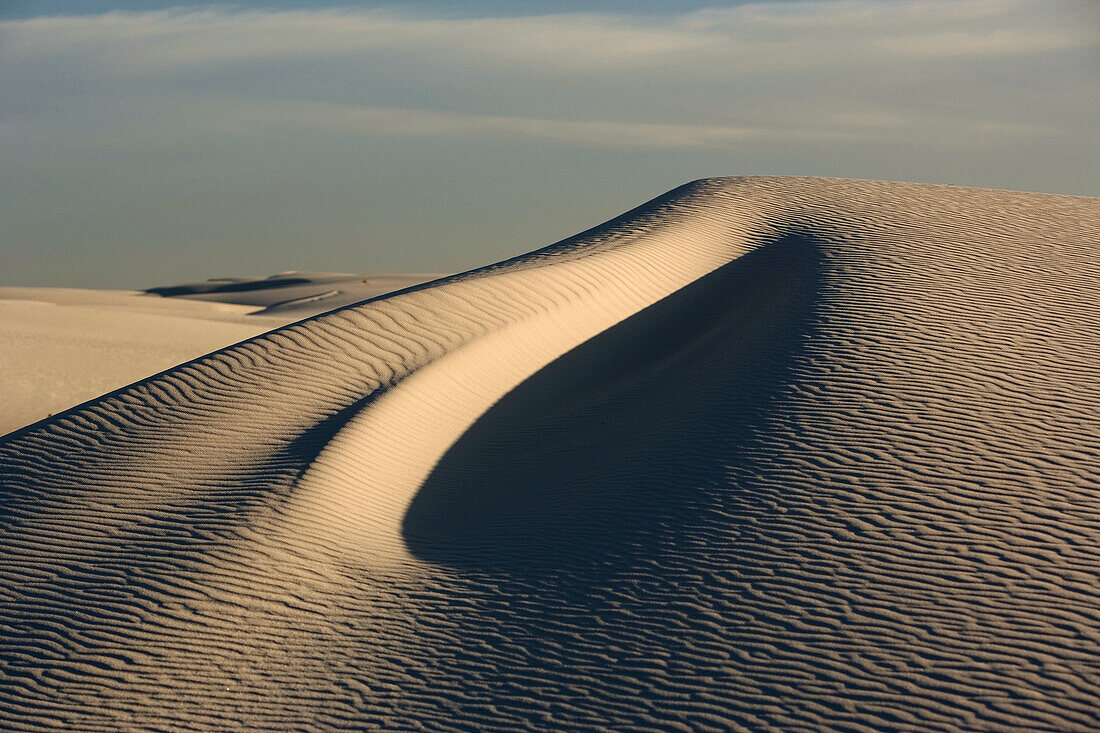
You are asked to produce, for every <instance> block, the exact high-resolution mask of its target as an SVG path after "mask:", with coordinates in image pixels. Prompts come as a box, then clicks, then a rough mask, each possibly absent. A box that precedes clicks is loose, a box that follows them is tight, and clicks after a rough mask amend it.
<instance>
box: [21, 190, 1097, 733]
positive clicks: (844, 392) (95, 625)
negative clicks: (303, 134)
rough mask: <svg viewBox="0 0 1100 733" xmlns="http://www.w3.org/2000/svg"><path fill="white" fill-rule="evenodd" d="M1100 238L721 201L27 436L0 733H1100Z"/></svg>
mask: <svg viewBox="0 0 1100 733" xmlns="http://www.w3.org/2000/svg"><path fill="white" fill-rule="evenodd" d="M1098 242H1100V200H1097V199H1088V198H1080V197H1068V196H1053V195H1042V194H1027V193H1014V192H1005V191H989V190H976V189H965V188H956V187H949V186H928V185H914V184H901V183H881V182H869V181H844V180H826V179H806V178H731V179H714V180H705V181H699V182H696V183H692V184H688V185H686V186H684V187H682V188H679V189H677V190H675V191H672V192H670V193H669V194H666V195H665V196H662V197H660V198H658V199H656V200H654V201H652V202H650V203H648V204H646V205H644V206H642V207H640V208H638V209H636V210H634V211H631V212H629V213H627V214H624V215H623V216H621V217H619V218H618V219H615V220H613V221H611V222H608V223H607V224H605V225H603V226H600V227H597V228H596V229H593V230H590V231H588V232H585V233H583V234H580V235H578V236H576V237H574V238H571V239H568V240H565V241H563V242H560V243H558V244H555V245H552V246H550V247H547V248H545V249H542V250H539V251H536V252H533V253H531V254H528V255H524V256H522V257H518V258H516V259H513V260H509V261H506V262H502V263H499V264H497V265H493V266H491V267H487V268H484V269H481V270H477V271H473V272H470V273H465V274H462V275H458V276H454V277H450V278H446V279H443V280H438V281H435V282H432V283H429V284H425V285H421V286H417V287H414V288H410V289H408V290H405V291H401V292H398V293H396V294H392V295H389V296H385V297H383V298H380V299H375V300H371V301H367V302H364V303H361V304H357V305H352V306H349V307H346V308H343V309H340V310H337V311H333V312H331V313H328V314H325V315H321V316H317V317H314V318H310V319H307V320H304V321H301V322H299V323H296V324H294V325H291V326H287V327H285V328H281V329H278V330H275V331H272V332H270V333H268V334H265V335H262V336H259V337H256V338H253V339H250V340H248V341H245V342H242V343H240V344H238V345H236V346H232V347H229V348H227V349H224V350H222V351H219V352H216V353H214V354H211V355H209V356H206V357H203V358H200V359H196V360H194V361H192V362H189V363H187V364H184V365H182V366H180V367H177V368H175V369H172V370H170V371H168V372H164V373H162V374H159V375H157V376H155V377H152V378H150V379H147V380H145V381H142V382H139V383H136V384H134V385H132V386H130V387H127V388H125V389H122V390H120V391H117V392H114V393H112V394H109V395H106V396H104V397H101V398H99V399H97V400H93V401H92V402H89V403H86V404H84V405H82V406H80V407H77V408H74V409H73V410H70V411H68V412H66V413H63V414H62V415H59V416H56V417H54V418H51V419H50V420H48V421H44V422H41V423H37V424H35V425H32V426H30V427H28V428H25V429H23V430H21V431H18V432H16V433H13V434H12V435H10V436H8V437H7V438H5V439H4V440H3V442H2V443H0V486H2V495H0V496H2V511H0V537H2V539H0V543H2V548H3V549H2V557H3V564H2V574H0V588H2V596H0V599H2V600H0V624H2V630H3V631H2V635H0V636H2V644H3V646H2V651H0V661H2V665H3V666H2V671H0V718H2V723H3V727H5V728H9V729H41V730H45V729H54V728H69V729H79V730H118V729H199V730H205V729H216V728H227V727H233V726H242V727H245V728H249V729H266V730H273V729H283V728H294V729H322V730H323V729H333V728H369V727H374V728H382V729H389V730H408V729H422V728H423V729H447V730H450V729H469V730H475V729H482V730H485V729H491V730H492V729H515V728H533V729H549V730H554V729H559V730H560V729H567V728H580V729H597V728H611V729H632V730H640V729H646V730H729V729H753V730H756V729H767V728H771V729H776V730H793V729H839V730H861V729H862V730H883V729H904V730H915V729H929V730H931V729H935V730H974V729H984V730H1015V729H1043V730H1051V729H1057V730H1092V729H1096V728H1097V727H1098V726H1100V491H1098V487H1100V389H1098V387H1097V380H1096V367H1097V365H1098V364H1100V327H1098V325H1097V324H1098V323H1100V298H1098V295H1100V293H1098V290H1100V256H1098V255H1100V244H1098Z"/></svg>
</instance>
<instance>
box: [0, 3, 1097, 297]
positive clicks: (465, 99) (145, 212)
mask: <svg viewBox="0 0 1100 733" xmlns="http://www.w3.org/2000/svg"><path fill="white" fill-rule="evenodd" d="M1098 23H1100V15H1098V14H1097V11H1096V4H1095V2H1088V1H1082V2H1075V1H1074V0H1044V1H1043V2H1037V1H1035V0H806V1H804V2H766V1H761V2H756V3H737V4H734V5H732V6H725V7H717V8H712V9H707V10H701V11H698V12H691V13H686V14H681V15H673V14H664V15H659V16H657V15H645V14H631V13H617V14H610V13H603V14H593V13H573V14H563V15H543V16H530V17H464V18H454V17H444V16H440V15H431V14H430V13H426V12H420V13H413V12H411V11H408V10H398V9H392V10H388V11H378V10H371V11H367V10H362V9H360V8H357V7H354V6H350V7H343V8H330V9H322V8H313V9H304V10H294V11H274V10H265V11H258V10H242V9H240V8H237V7H232V6H205V7H201V8H177V9H174V10H164V11H154V12H112V13H106V14H99V15H81V16H50V17H36V18H27V19H21V20H9V21H3V22H0V200H3V201H4V205H5V215H4V216H3V217H0V241H3V242H4V243H5V245H7V244H8V243H17V245H13V246H12V247H8V246H5V247H2V248H0V255H3V256H5V257H10V252H11V251H13V250H14V249H15V248H16V246H18V247H22V248H23V249H22V250H19V251H23V252H24V255H23V256H24V261H25V262H29V263H36V262H40V261H42V260H43V258H42V256H41V254H40V253H41V252H43V251H46V249H45V248H47V247H48V246H55V247H56V248H58V250H59V251H70V252H71V250H72V247H73V246H75V245H73V244H71V243H74V242H76V243H79V246H80V247H87V248H88V249H89V251H91V249H93V248H97V247H98V248H100V249H101V250H103V251H112V252H116V256H118V257H126V256H127V252H129V251H131V250H128V249H126V248H127V247H133V246H136V245H134V244H133V243H136V242H149V241H153V240H155V241H159V242H176V243H177V244H178V248H176V249H173V250H172V251H173V252H175V251H178V252H179V255H178V260H179V262H180V263H182V264H181V265H180V266H181V267H196V268H197V265H190V264H187V263H188V262H191V261H192V260H195V258H196V255H193V254H191V253H192V252H193V251H194V252H197V251H199V250H196V249H194V248H195V247H199V248H200V249H201V248H202V247H206V248H207V249H205V250H203V251H204V252H206V253H207V254H210V253H216V254H217V256H218V257H223V256H226V253H225V252H224V251H223V250H222V249H221V247H222V243H224V242H226V241H229V240H232V241H254V242H264V246H265V247H277V246H283V247H284V249H285V251H286V252H288V253H297V252H299V251H300V242H301V241H302V240H303V239H304V238H310V239H311V240H317V241H322V240H323V241H326V242H329V243H332V242H335V241H343V242H345V243H346V247H348V248H358V247H360V245H361V243H362V239H363V237H362V232H363V230H364V227H367V226H368V225H369V228H370V230H371V231H372V232H374V233H376V234H377V235H378V236H384V237H385V238H386V239H387V241H390V242H393V241H400V242H405V243H409V242H412V241H413V240H414V239H416V237H419V239H418V240H416V241H419V242H420V243H421V244H423V246H424V247H426V248H429V249H430V245H428V244H424V243H429V242H442V243H447V246H448V247H450V246H451V243H454V247H455V250H456V251H457V250H458V249H461V248H462V247H463V246H466V247H468V248H470V251H475V250H476V251H482V250H479V249H478V248H484V247H488V246H489V245H488V244H485V243H486V242H490V241H491V242H496V243H498V244H497V245H494V246H499V249H496V250H493V251H483V252H482V255H476V256H475V255H471V259H469V260H465V261H463V262H461V263H460V262H459V261H457V260H454V261H452V263H453V266H455V267H458V266H459V265H460V264H461V265H463V266H468V265H473V264H476V263H477V262H479V261H491V260H493V259H499V257H501V256H505V255H507V254H508V253H514V252H515V251H516V250H515V249H514V247H513V245H514V244H515V242H514V240H515V239H516V238H517V237H518V238H520V239H522V240H523V242H525V243H527V244H529V245H531V246H534V245H537V244H540V243H543V242H544V241H546V240H545V239H544V235H545V236H546V237H550V236H559V235H563V234H567V233H569V231H568V229H569V228H570V227H571V226H572V225H561V224H560V223H555V222H557V216H556V215H555V216H551V215H550V214H548V213H547V211H546V210H545V207H542V206H540V205H539V204H537V203H524V202H528V201H530V202H537V201H539V200H540V199H545V198H547V197H551V198H553V197H557V199H559V200H560V199H561V198H562V197H564V196H567V195H570V194H568V193H567V192H569V191H573V190H575V191H577V193H576V194H575V198H574V201H575V203H576V206H580V207H588V208H587V209H586V211H588V212H590V213H591V215H592V216H597V214H596V213H595V212H596V211H599V212H600V215H603V214H608V213H613V212H614V211H615V210H616V209H619V208H620V207H621V206H623V205H628V204H630V203H633V202H636V201H635V200H636V199H638V198H641V197H643V196H645V195H651V194H655V193H657V192H659V191H661V190H663V189H666V188H669V187H671V186H673V185H675V184H677V183H680V182H682V181H684V180H688V179H690V178H695V177H699V176H702V175H718V174H741V173H761V172H762V173H798V174H807V175H833V176H854V177H870V178H894V179H904V180H925V181H940V182H952V183H963V184H970V185H986V186H993V187H1013V188H1028V189H1032V190H1052V191H1072V192H1094V191H1095V190H1096V176H1095V168H1096V165H1095V160H1096V158H1097V156H1098V155H1100V142H1098V141H1100V130H1098V129H1097V121H1096V110H1095V105H1096V101H1095V100H1096V99H1098V98H1100V75H1097V73H1096V69H1097V68H1098V66H1100V31H1098V28H1100V26H1098ZM401 181H404V182H405V183H404V184H403V185H404V188H402V184H401V183H400V182H401ZM430 187H434V190H435V191H436V194H435V198H434V199H432V200H430V201H427V200H424V198H423V197H424V196H425V195H426V194H425V192H424V191H425V188H430ZM501 200H509V201H511V202H512V204H513V205H514V207H515V208H514V210H513V213H512V214H509V215H508V216H505V217H503V219H507V218H508V217H509V216H511V217H512V221H513V229H511V230H509V231H507V232H505V231H503V230H501V229H500V228H499V227H502V226H504V224H500V223H494V222H497V219H500V218H501V217H499V216H498V213H499V212H498V210H497V209H493V208H491V207H490V203H489V202H497V201H501ZM524 206H526V207H527V208H526V209H524V208H523V207H524ZM429 210H430V211H431V212H434V213H432V214H431V215H428V214H427V213H426V212H427V211H429ZM587 216H588V214H585V217H587ZM540 217H541V219H540ZM551 219H553V220H554V221H551ZM490 220H492V221H490ZM521 220H522V225H521V224H519V223H515V222H520V221H521ZM535 220H541V221H542V222H543V228H542V229H537V228H533V226H534V225H532V224H531V222H532V221H535ZM576 220H577V219H576V218H575V217H574V218H570V221H576ZM581 220H582V221H583V220H585V219H583V218H582V219H581ZM462 222H466V224H462ZM592 223H594V222H592ZM562 226H565V229H562V228H561V227H562ZM463 227H465V229H463ZM493 227H497V228H496V229H494V228H493ZM410 232H419V233H420V234H418V235H416V237H414V236H413V235H412V234H410ZM508 242H512V244H511V245H510V244H507V243H508ZM127 243H130V244H127ZM196 243H198V244H196ZM280 243H282V244H281V245H280ZM410 246H411V245H410ZM431 246H436V249H434V250H432V251H433V252H434V253H435V254H436V255H438V254H439V252H440V249H439V248H440V247H442V246H443V245H431ZM379 251H381V250H379ZM386 251H388V250H386ZM448 251H450V250H448ZM162 256H168V255H166V254H165V252H164V251H161V252H159V253H158V257H162ZM199 256H200V257H201V256H202V255H199ZM242 256H243V255H242ZM287 256H288V258H291V259H288V260H287V261H285V262H283V263H282V264H281V265H280V267H284V268H292V267H318V266H321V265H318V264H317V263H315V262H312V261H309V262H301V261H298V260H293V259H292V254H288V255H287ZM293 256H297V255H293ZM98 261H100V260H98V259H96V258H92V257H91V255H89V259H88V260H87V263H86V264H88V266H89V267H92V266H94V264H95V262H98ZM158 261H159V260H158ZM36 266H37V265H36ZM330 266H331V267H334V268H335V269H346V268H347V267H349V265H348V264H347V263H346V262H339V263H338V262H336V261H334V262H333V263H332V264H331V265H330ZM394 266H399V267H410V268H412V269H421V270H423V269H432V268H434V267H440V266H442V265H441V264H439V262H438V261H437V260H436V259H435V257H434V256H433V257H428V256H425V257H424V258H423V259H421V260H419V261H412V260H409V261H408V262H406V263H405V264H401V265H394ZM42 267H45V265H42ZM192 274H193V276H195V277H201V276H205V275H207V274H209V273H204V272H202V271H200V270H199V269H195V270H194V271H193V272H192ZM75 280H76V278H74V281H75Z"/></svg>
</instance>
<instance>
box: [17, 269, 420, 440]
mask: <svg viewBox="0 0 1100 733" xmlns="http://www.w3.org/2000/svg"><path fill="white" fill-rule="evenodd" d="M284 275H285V277H282V276H272V278H256V279H244V278H237V279H235V280H234V281H233V284H235V285H236V286H237V287H240V285H241V284H242V283H248V284H250V285H252V286H253V287H251V288H250V289H248V290H243V289H242V290H237V291H232V290H230V291H224V290H222V291H219V290H217V288H219V287H220V288H222V289H224V288H225V287H226V285H229V284H230V283H229V281H218V282H208V283H191V284H185V285H177V286H171V287H169V288H165V290H170V291H173V294H172V295H171V296H170V297H161V296H159V295H155V294H152V295H151V294H146V293H142V292H135V291H123V290H79V289H68V288H18V287H0V375H3V378H2V379H0V435H2V434H4V433H7V432H10V431H12V430H15V429H16V428H20V427H23V426H24V425H29V424H30V423H33V422H36V421H38V420H41V419H43V418H45V417H47V416H49V415H53V414H56V413H58V412H61V411H62V410H66V409H68V408H70V407H73V406H75V405H78V404H80V403H81V402H84V401H85V400H90V399H92V398H93V397H98V396H100V395H102V394H105V393H107V392H110V391H112V390H115V389H118V388H119V387H125V386H126V385H128V384H130V383H131V382H136V381H137V380H139V379H143V378H145V377H148V376H151V375H153V374H156V373H157V372H160V371H163V370H165V369H168V368H169V367H173V366H176V365H177V364H180V363H182V362H184V361H188V360H190V359H194V358H196V357H198V356H202V355H203V354H207V353H209V352H211V351H214V350H216V349H220V348H223V347H226V346H229V345H231V344H235V343H237V342H238V341H243V340H244V339H246V338H249V337H251V336H256V335H258V334H261V333H264V332H265V331H269V330H271V329H273V328H276V327H278V326H283V325H286V324H287V323H291V322H293V321H296V320H298V319H300V318H304V317H307V316H311V315H315V314H317V313H323V312H325V311H328V310H331V309H333V308H337V307H340V306H343V305H348V304H349V303H357V302H359V301H362V300H366V299H368V298H373V297H377V296H379V295H382V294H384V293H388V292H391V291H393V290H399V289H402V288H406V287H409V286H411V285H416V284H418V283H421V282H424V281H427V280H432V279H435V278H436V277H438V276H437V275H379V276H373V275H372V276H365V275H348V274H340V273H285V274H284ZM291 278H293V280H294V281H295V282H296V284H294V285H292V286H285V285H282V283H283V282H286V281H287V280H289V279H291ZM273 284H274V286H273ZM204 288H205V289H211V288H214V289H215V290H214V291H213V292H205V293H202V292H189V291H196V290H202V289H204Z"/></svg>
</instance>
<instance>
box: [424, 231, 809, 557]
mask: <svg viewBox="0 0 1100 733" xmlns="http://www.w3.org/2000/svg"><path fill="white" fill-rule="evenodd" d="M820 264H821V263H820V252H819V248H818V247H817V245H816V244H815V243H814V241H812V239H811V238H809V237H808V236H804V235H801V234H796V233H795V234H788V235H786V236H784V237H782V238H779V239H777V240H775V241H773V242H771V243H768V244H766V245H764V246H761V247H759V248H757V249H755V250H753V251H752V252H750V253H749V254H747V255H745V256H743V257H740V258H738V259H737V260H734V261H733V262H731V263H730V264H728V265H725V266H723V267H721V268H720V269H718V270H716V271H715V272H713V273H711V274H709V275H707V276H705V277H703V278H701V279H699V280H697V281H695V282H694V283H692V284H691V285H689V286H687V287H685V288H683V289H681V290H679V291H677V292H676V293H674V294H673V295H671V296H669V297H667V298H665V299H663V300H661V301H659V302H657V303H655V304H654V305H652V306H650V307H648V308H646V309H645V310H643V311H641V312H639V313H637V314H636V315H634V316H633V317H631V318H629V319H627V320H625V321H623V322H622V323H620V324H618V325H616V326H615V327H613V328H611V329H609V330H608V331H605V332H604V333H601V334H600V335H598V336H596V337H594V338H592V339H591V340H589V341H588V342H586V343H584V344H582V345H581V346H579V347H577V348H576V349H574V350H572V351H570V352H569V353H567V354H565V355H564V356H562V357H560V358H559V359H557V360H556V361H555V362H553V363H551V364H549V365H548V366H546V367H545V368H543V369H542V370H540V371H539V372H538V373H536V374H534V375H533V376H531V377H530V378H529V379H527V380H526V381H525V382H524V383H523V384H521V385H520V386H519V387H517V388H516V389H515V390H513V391H512V392H511V393H509V394H508V395H506V396H505V397H504V398H502V399H501V400H500V401H499V402H497V404H496V405H494V406H493V407H492V408H491V409H489V410H488V411H487V412H486V413H485V414H484V415H483V416H482V417H481V418H480V419H478V421H477V422H476V423H475V424H474V425H473V426H472V427H471V428H470V429H469V430H468V431H467V432H466V433H465V434H464V435H463V436H462V438H460V439H459V440H458V441H457V442H456V443H455V444H454V445H453V446H452V447H451V449H450V450H449V451H448V452H447V454H446V455H445V456H444V457H443V458H442V459H441V460H440V462H439V464H438V465H437V466H436V468H435V470H434V471H433V472H432V474H431V475H430V476H429V478H428V479H427V481H426V482H425V483H424V484H423V486H422V487H421V489H420V491H419V493H418V494H417V495H416V497H415V498H414V500H413V502H412V503H411V505H410V507H409V509H408V511H407V513H406V516H405V519H404V526H403V531H404V536H405V540H406V542H407V545H408V547H409V549H410V550H411V552H412V553H413V554H414V555H416V556H417V557H419V558H420V559H422V560H425V561H428V562H431V563H434V564H439V565H443V566H448V567H452V568H456V569H457V568H465V569H467V570H471V571H479V570H480V571H490V572H496V571H505V572H507V573H509V574H516V573H518V574H520V575H523V574H525V573H527V572H531V571H534V572H544V571H552V570H553V569H555V568H557V569H563V570H564V569H568V570H570V572H571V575H574V577H575V574H576V573H580V574H581V575H586V574H587V573H585V572H584V569H585V568H588V569H589V570H590V571H594V572H595V575H596V577H603V576H605V574H606V572H607V571H610V570H612V569H613V568H615V567H619V568H622V569H625V568H627V567H630V566H633V565H634V564H635V563H637V562H641V561H645V560H647V559H649V560H652V559H653V556H654V553H658V554H660V553H661V548H662V547H666V546H669V545H670V544H672V545H675V544H678V543H682V542H684V541H687V540H688V538H689V537H690V535H691V532H690V531H686V532H685V530H689V528H690V527H692V526H695V525H697V524H698V523H699V521H700V519H701V515H702V514H705V513H708V512H711V511H717V512H719V513H720V514H721V515H722V516H723V517H724V518H725V520H726V521H731V520H732V519H733V516H732V514H735V513H736V512H737V511H738V507H737V506H736V505H737V504H741V503H743V502H740V501H738V500H736V498H735V497H731V496H730V495H729V492H728V491H717V492H716V491H714V490H713V487H718V486H725V485H727V484H728V483H729V474H730V467H731V465H732V464H733V463H734V462H736V461H737V460H738V459H737V456H738V453H739V451H740V449H741V446H742V444H743V443H744V441H745V440H746V438H748V437H749V436H750V435H752V434H753V432H754V430H756V429H757V427H758V426H759V424H760V421H761V419H762V418H763V416H764V415H765V414H766V413H767V411H768V405H769V403H770V402H771V401H772V400H773V398H774V397H775V396H776V394H777V393H778V392H779V391H780V390H781V389H782V388H783V387H784V385H785V384H786V383H787V381H788V377H789V370H790V366H791V364H792V362H793V360H794V359H795V357H796V355H797V354H798V352H799V349H800V346H801V344H802V342H803V341H804V339H805V337H806V334H807V331H808V324H809V322H810V319H811V315H812V312H813V308H814V303H815V298H816V295H817V293H818V291H819V287H820V283H819V280H820ZM740 509H741V510H744V511H752V508H751V507H748V506H742V507H740ZM731 513H732V514H731ZM593 579H595V578H593Z"/></svg>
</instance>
